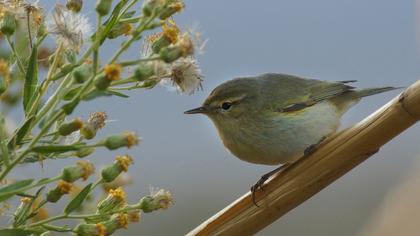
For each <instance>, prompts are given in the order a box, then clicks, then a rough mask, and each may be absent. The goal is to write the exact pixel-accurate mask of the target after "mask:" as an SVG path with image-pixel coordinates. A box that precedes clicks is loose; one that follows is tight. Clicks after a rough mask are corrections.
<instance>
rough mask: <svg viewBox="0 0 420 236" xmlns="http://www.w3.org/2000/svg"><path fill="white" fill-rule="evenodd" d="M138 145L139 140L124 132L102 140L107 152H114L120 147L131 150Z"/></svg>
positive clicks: (135, 136)
mask: <svg viewBox="0 0 420 236" xmlns="http://www.w3.org/2000/svg"><path fill="white" fill-rule="evenodd" d="M138 143H139V138H138V137H137V135H136V134H135V133H133V132H124V133H122V134H120V135H113V136H109V137H108V138H106V139H105V140H104V146H105V147H106V148H108V149H109V150H115V149H118V148H120V147H127V148H131V147H132V146H134V145H137V144H138Z"/></svg>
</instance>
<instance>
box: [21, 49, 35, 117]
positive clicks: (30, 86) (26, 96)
mask: <svg viewBox="0 0 420 236" xmlns="http://www.w3.org/2000/svg"><path fill="white" fill-rule="evenodd" d="M37 59H38V48H37V47H33V48H32V53H31V57H30V58H29V63H28V69H27V71H26V76H25V83H24V87H23V108H24V109H25V112H28V111H29V109H30V108H31V105H32V104H30V101H31V99H32V96H33V95H34V94H35V90H36V87H37V84H38V61H37Z"/></svg>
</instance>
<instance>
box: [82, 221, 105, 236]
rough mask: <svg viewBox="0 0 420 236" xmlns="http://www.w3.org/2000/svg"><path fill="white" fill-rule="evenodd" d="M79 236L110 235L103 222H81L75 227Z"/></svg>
mask: <svg viewBox="0 0 420 236" xmlns="http://www.w3.org/2000/svg"><path fill="white" fill-rule="evenodd" d="M74 232H75V233H76V235H77V236H104V235H109V234H108V232H106V228H105V226H104V225H103V224H101V223H98V224H85V223H82V224H79V225H78V226H76V228H75V229H74Z"/></svg>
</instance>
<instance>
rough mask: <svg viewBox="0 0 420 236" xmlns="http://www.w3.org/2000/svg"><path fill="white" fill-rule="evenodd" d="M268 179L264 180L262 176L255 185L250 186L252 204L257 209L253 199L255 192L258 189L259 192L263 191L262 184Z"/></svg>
mask: <svg viewBox="0 0 420 236" xmlns="http://www.w3.org/2000/svg"><path fill="white" fill-rule="evenodd" d="M267 179H268V178H266V177H265V176H262V177H261V178H260V180H258V181H257V183H255V184H254V185H253V186H251V196H252V202H253V203H254V205H255V206H257V207H259V206H258V204H257V201H256V199H255V192H257V191H258V189H261V191H263V190H264V183H265V181H267Z"/></svg>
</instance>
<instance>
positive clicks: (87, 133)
mask: <svg viewBox="0 0 420 236" xmlns="http://www.w3.org/2000/svg"><path fill="white" fill-rule="evenodd" d="M80 135H82V136H83V138H85V139H88V140H90V139H93V138H94V137H95V136H96V129H95V128H94V127H93V125H92V124H86V125H84V126H83V127H82V128H81V129H80Z"/></svg>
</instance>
